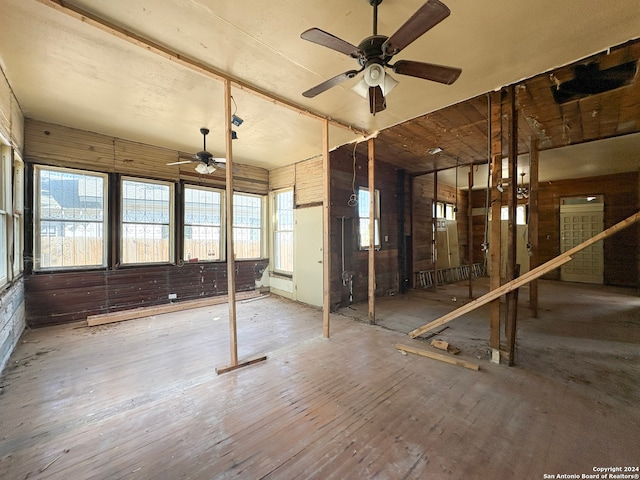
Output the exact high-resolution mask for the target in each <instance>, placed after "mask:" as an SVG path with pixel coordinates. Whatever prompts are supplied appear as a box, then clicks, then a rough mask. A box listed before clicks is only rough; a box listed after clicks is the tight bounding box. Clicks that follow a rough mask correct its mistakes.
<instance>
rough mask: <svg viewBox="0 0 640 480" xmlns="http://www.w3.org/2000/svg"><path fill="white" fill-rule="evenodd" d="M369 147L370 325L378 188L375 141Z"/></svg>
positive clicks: (373, 320) (373, 310)
mask: <svg viewBox="0 0 640 480" xmlns="http://www.w3.org/2000/svg"><path fill="white" fill-rule="evenodd" d="M367 146H368V147H369V323H370V324H371V325H375V323H376V263H375V259H376V257H375V252H376V237H375V232H376V229H375V227H376V222H375V219H376V186H375V158H376V155H375V139H373V138H370V139H369V141H368V142H367Z"/></svg>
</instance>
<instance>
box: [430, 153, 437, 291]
mask: <svg viewBox="0 0 640 480" xmlns="http://www.w3.org/2000/svg"><path fill="white" fill-rule="evenodd" d="M434 166H435V163H434ZM431 206H432V210H433V211H432V216H431V258H432V260H433V283H432V285H433V289H434V290H435V289H436V288H437V287H438V218H437V212H438V171H437V170H436V171H435V172H433V203H432V205H431Z"/></svg>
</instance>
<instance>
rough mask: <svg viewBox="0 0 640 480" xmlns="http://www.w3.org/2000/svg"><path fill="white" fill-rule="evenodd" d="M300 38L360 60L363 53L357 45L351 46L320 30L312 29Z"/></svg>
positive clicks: (303, 33)
mask: <svg viewBox="0 0 640 480" xmlns="http://www.w3.org/2000/svg"><path fill="white" fill-rule="evenodd" d="M300 38H302V39H303V40H307V41H309V42H313V43H317V44H318V45H322V46H323V47H327V48H330V49H332V50H335V51H336V52H340V53H344V54H345V55H348V56H350V57H353V58H358V57H359V56H360V55H361V53H362V52H361V51H360V49H359V48H358V47H356V46H355V45H351V44H350V43H349V42H346V41H344V40H342V39H341V38H338V37H336V36H335V35H331V34H330V33H328V32H325V31H324V30H320V29H319V28H310V29H309V30H305V31H304V32H302V33H301V34H300Z"/></svg>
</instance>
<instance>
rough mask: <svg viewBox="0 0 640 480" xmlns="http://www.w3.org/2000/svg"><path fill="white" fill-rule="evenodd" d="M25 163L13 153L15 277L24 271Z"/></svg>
mask: <svg viewBox="0 0 640 480" xmlns="http://www.w3.org/2000/svg"><path fill="white" fill-rule="evenodd" d="M24 172H25V170H24V162H23V160H22V158H21V157H20V155H18V153H17V152H16V151H15V150H14V152H13V186H12V190H13V276H14V277H17V276H18V275H20V274H21V273H22V272H23V271H24V262H23V258H24Z"/></svg>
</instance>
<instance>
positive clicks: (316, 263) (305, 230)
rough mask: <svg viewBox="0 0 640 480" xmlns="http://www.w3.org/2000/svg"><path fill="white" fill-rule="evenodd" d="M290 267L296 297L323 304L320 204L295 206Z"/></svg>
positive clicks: (312, 303) (304, 301)
mask: <svg viewBox="0 0 640 480" xmlns="http://www.w3.org/2000/svg"><path fill="white" fill-rule="evenodd" d="M294 215H295V222H296V225H295V246H294V250H293V255H294V260H293V265H294V267H293V270H294V278H295V282H296V285H295V288H296V299H297V300H298V301H299V302H303V303H307V304H309V305H314V306H317V307H321V306H322V300H323V296H322V275H323V269H322V207H321V206H319V207H310V208H297V209H295V210H294Z"/></svg>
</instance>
